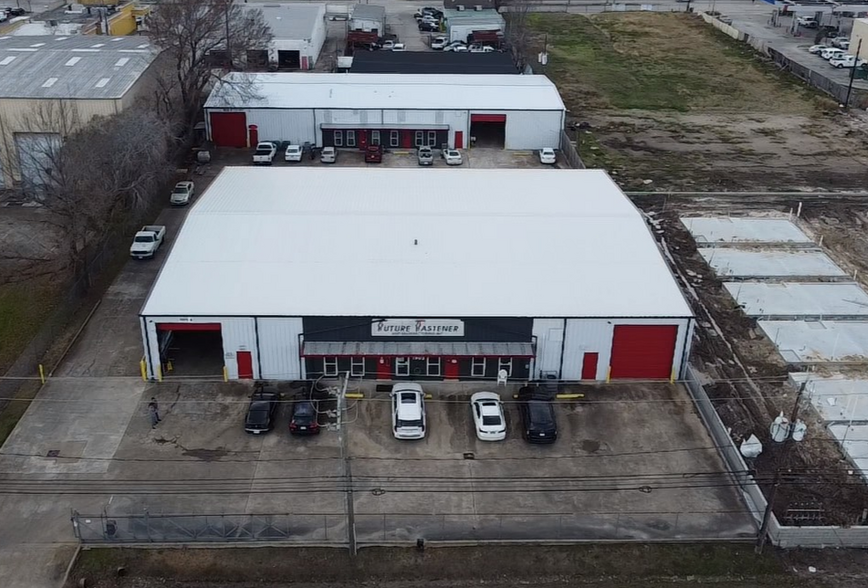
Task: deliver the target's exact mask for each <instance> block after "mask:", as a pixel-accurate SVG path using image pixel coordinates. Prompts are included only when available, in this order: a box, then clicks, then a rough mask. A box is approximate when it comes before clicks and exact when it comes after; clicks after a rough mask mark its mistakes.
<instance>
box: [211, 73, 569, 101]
mask: <svg viewBox="0 0 868 588" xmlns="http://www.w3.org/2000/svg"><path fill="white" fill-rule="evenodd" d="M205 107H206V108H333V109H365V108H377V109H381V108H383V109H386V108H389V109H432V110H564V103H563V101H562V100H561V96H560V94H559V93H558V89H557V87H555V85H554V84H553V83H552V82H551V80H549V79H548V78H547V77H545V76H539V75H526V76H517V75H496V74H492V75H462V74H352V73H350V74H345V73H337V74H331V73H241V72H235V73H232V74H229V76H228V77H227V83H225V84H223V83H219V84H218V86H217V87H216V88H215V89H214V91H213V92H211V95H210V96H209V97H208V101H207V102H206V103H205Z"/></svg>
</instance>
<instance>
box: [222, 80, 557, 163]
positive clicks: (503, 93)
mask: <svg viewBox="0 0 868 588" xmlns="http://www.w3.org/2000/svg"><path fill="white" fill-rule="evenodd" d="M564 116H565V109H564V103H563V101H562V100H561V97H560V94H558V90H557V88H556V87H555V85H554V84H553V83H552V82H551V80H549V79H548V78H547V77H545V76H539V75H494V74H492V75H460V74H451V75H450V74H442V75H439V74H428V75H425V74H343V73H341V74H316V75H309V74H298V73H234V74H229V76H228V77H227V78H226V80H225V81H224V82H222V83H220V84H218V86H217V88H216V89H215V90H214V91H213V92H211V95H210V96H209V97H208V101H207V102H206V103H205V124H206V126H207V129H208V137H209V138H210V139H211V140H212V141H213V142H214V143H215V144H216V145H218V146H221V147H248V146H251V145H255V144H256V142H257V141H289V142H291V143H294V144H297V145H301V144H303V143H305V142H309V143H311V144H312V145H316V146H318V147H324V146H333V147H338V148H342V149H365V147H366V146H368V145H382V146H383V147H386V148H390V149H413V148H416V147H420V146H423V145H429V146H432V147H436V148H440V147H441V146H442V145H445V144H448V145H449V147H454V148H456V149H463V148H465V147H470V146H471V144H473V143H475V144H477V145H479V146H483V145H484V146H487V147H500V148H505V149H542V148H544V147H555V148H556V147H558V145H560V140H561V132H562V129H563V128H564Z"/></svg>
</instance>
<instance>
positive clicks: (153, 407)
mask: <svg viewBox="0 0 868 588" xmlns="http://www.w3.org/2000/svg"><path fill="white" fill-rule="evenodd" d="M148 414H149V415H150V417H151V428H152V429H156V428H157V423H159V422H160V421H161V420H163V419H161V418H160V405H159V404H157V399H156V398H154V397H153V396H151V401H150V402H149V403H148Z"/></svg>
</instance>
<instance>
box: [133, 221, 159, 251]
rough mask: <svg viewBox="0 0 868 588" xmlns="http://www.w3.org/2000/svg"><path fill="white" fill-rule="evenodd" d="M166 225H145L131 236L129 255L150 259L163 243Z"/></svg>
mask: <svg viewBox="0 0 868 588" xmlns="http://www.w3.org/2000/svg"><path fill="white" fill-rule="evenodd" d="M165 236H166V227H164V226H163V225H145V226H144V227H142V228H141V229H140V230H139V232H137V233H136V236H135V238H133V244H132V246H130V255H131V256H132V257H135V258H136V259H150V258H151V257H153V256H154V254H155V253H156V252H157V249H159V248H160V245H162V244H163V237H165Z"/></svg>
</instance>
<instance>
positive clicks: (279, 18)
mask: <svg viewBox="0 0 868 588" xmlns="http://www.w3.org/2000/svg"><path fill="white" fill-rule="evenodd" d="M246 6H247V9H248V10H261V11H262V17H263V18H264V19H265V22H266V23H267V24H268V26H269V27H270V28H271V34H272V39H271V42H270V43H269V44H268V50H267V61H268V63H269V64H270V65H272V66H274V67H277V68H278V69H302V70H307V69H313V67H314V65H316V62H317V60H318V59H319V54H320V51H322V46H323V44H324V43H325V39H326V22H325V19H326V7H325V4H272V3H269V4H259V3H249V4H247V5H246Z"/></svg>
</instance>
